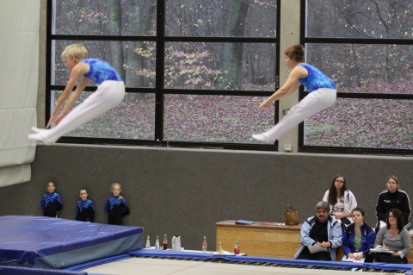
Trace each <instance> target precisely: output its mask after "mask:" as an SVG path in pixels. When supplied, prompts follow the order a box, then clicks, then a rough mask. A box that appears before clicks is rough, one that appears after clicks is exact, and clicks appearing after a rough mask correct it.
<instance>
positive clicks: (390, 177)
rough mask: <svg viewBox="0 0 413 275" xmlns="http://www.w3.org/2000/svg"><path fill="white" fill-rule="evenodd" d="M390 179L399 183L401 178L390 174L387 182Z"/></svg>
mask: <svg viewBox="0 0 413 275" xmlns="http://www.w3.org/2000/svg"><path fill="white" fill-rule="evenodd" d="M389 179H392V180H394V181H395V182H396V184H397V185H399V179H398V178H397V177H396V176H394V175H390V176H388V177H387V179H386V183H387V182H388V181H389Z"/></svg>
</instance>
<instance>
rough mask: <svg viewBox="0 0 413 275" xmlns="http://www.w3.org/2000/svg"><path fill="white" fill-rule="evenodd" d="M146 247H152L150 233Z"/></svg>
mask: <svg viewBox="0 0 413 275" xmlns="http://www.w3.org/2000/svg"><path fill="white" fill-rule="evenodd" d="M145 247H146V248H150V247H151V239H150V237H149V235H148V237H146V245H145Z"/></svg>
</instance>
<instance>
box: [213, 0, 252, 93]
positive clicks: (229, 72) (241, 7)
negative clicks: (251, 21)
mask: <svg viewBox="0 0 413 275" xmlns="http://www.w3.org/2000/svg"><path fill="white" fill-rule="evenodd" d="M247 12H248V1H247V0H232V1H231V4H230V6H229V14H228V19H227V24H226V28H225V36H243V35H244V30H245V20H246V17H247ZM243 46H244V45H243V44H241V43H225V46H224V57H223V72H224V73H223V75H222V76H221V77H220V79H219V81H218V85H217V88H218V89H220V90H229V89H234V88H237V87H238V88H239V87H240V86H241V73H242V53H243V52H242V51H243Z"/></svg>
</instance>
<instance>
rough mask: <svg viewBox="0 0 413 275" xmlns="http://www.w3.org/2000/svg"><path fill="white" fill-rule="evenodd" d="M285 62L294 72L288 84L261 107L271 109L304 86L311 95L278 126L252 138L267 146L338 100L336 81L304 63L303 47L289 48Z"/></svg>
mask: <svg viewBox="0 0 413 275" xmlns="http://www.w3.org/2000/svg"><path fill="white" fill-rule="evenodd" d="M284 63H285V64H286V65H287V66H288V67H289V68H291V69H292V70H291V72H290V75H289V76H288V79H287V81H286V82H285V83H284V85H283V86H282V87H281V88H279V89H278V90H277V91H276V92H275V93H274V94H272V95H271V96H270V97H268V98H267V99H266V100H264V101H263V102H262V103H261V104H260V106H259V107H260V108H264V107H268V106H270V105H271V104H272V103H273V102H274V101H276V100H279V99H280V98H282V97H284V96H286V95H288V94H290V93H292V92H294V91H295V90H297V89H298V88H299V87H300V85H301V84H302V85H304V87H305V89H306V91H307V92H308V95H307V96H306V97H305V98H303V99H302V100H301V101H300V102H298V103H297V104H296V105H294V106H293V107H292V108H291V109H290V110H289V112H288V113H287V115H286V116H285V117H283V118H282V119H281V120H280V121H279V122H278V123H277V124H276V125H275V126H274V127H272V128H271V129H269V130H268V131H266V132H263V133H260V134H255V135H252V137H253V138H254V139H255V140H258V141H261V142H264V143H266V144H274V143H275V141H276V140H279V139H280V138H281V137H282V136H283V135H284V134H285V133H287V132H288V131H289V130H291V129H292V128H294V127H296V126H297V125H298V124H300V122H302V121H304V120H305V119H306V118H309V117H311V116H312V115H314V114H316V113H318V112H320V111H322V110H324V109H326V108H328V107H330V106H332V105H333V104H334V102H335V101H336V97H337V90H336V85H335V83H334V81H333V80H331V79H330V78H329V77H328V76H326V75H325V74H324V73H323V72H321V71H320V70H319V69H318V68H316V67H314V66H312V65H310V64H306V63H304V47H303V46H301V45H293V46H290V47H288V48H287V49H285V51H284Z"/></svg>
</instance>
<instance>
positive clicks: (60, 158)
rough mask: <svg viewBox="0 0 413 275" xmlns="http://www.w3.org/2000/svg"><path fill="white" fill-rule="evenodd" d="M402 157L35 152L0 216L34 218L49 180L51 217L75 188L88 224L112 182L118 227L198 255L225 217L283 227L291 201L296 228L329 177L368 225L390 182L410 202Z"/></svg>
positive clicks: (69, 208) (67, 208)
mask: <svg viewBox="0 0 413 275" xmlns="http://www.w3.org/2000/svg"><path fill="white" fill-rule="evenodd" d="M412 167H413V158H412V157H389V156H362V155H321V154H296V153H291V154H288V153H278V152H275V153H274V152H250V151H221V150H212V149H199V150H197V149H191V150H189V149H175V148H152V147H103V146H102V147H99V146H82V145H61V144H58V145H54V146H42V145H39V146H37V152H36V159H35V162H34V163H33V166H32V181H30V182H27V183H22V184H18V185H14V186H9V187H3V188H0V215H41V214H42V212H41V210H40V209H39V202H40V199H41V196H42V193H43V192H44V191H45V185H46V183H47V182H48V181H49V180H54V181H56V184H57V191H58V192H59V193H60V194H61V196H62V198H63V201H64V209H63V211H62V212H61V217H63V218H68V219H74V217H75V203H76V200H77V199H78V191H79V189H80V188H81V187H87V188H89V189H90V196H91V198H92V199H93V200H94V202H95V205H96V213H97V222H100V223H104V222H105V221H106V217H105V214H104V211H103V206H104V203H105V200H106V198H107V196H108V195H109V194H110V185H111V184H112V183H113V182H119V183H121V184H122V186H123V194H124V196H125V198H126V199H127V201H128V203H129V204H130V209H131V214H130V215H129V216H127V217H126V218H125V224H126V225H137V226H143V227H145V235H146V234H149V235H150V236H151V237H152V240H154V237H155V236H156V235H159V236H160V237H161V236H163V234H164V233H167V234H168V236H169V237H171V236H172V235H173V234H180V235H181V236H182V242H183V246H184V247H186V248H188V249H200V246H201V241H202V237H203V236H207V239H208V241H209V243H210V248H212V249H213V248H214V247H215V245H214V243H215V223H216V222H217V221H221V220H226V219H250V220H259V221H277V222H280V221H283V216H282V215H283V211H284V208H285V206H286V205H287V204H289V203H291V204H293V206H294V207H295V208H297V209H298V211H299V213H300V220H301V221H303V220H304V219H305V218H307V217H308V216H311V215H313V213H314V210H313V209H314V205H315V203H316V202H317V201H319V200H321V199H322V196H323V194H324V192H325V190H326V189H327V188H328V187H329V185H330V182H331V180H332V178H333V177H334V176H335V175H336V174H343V175H345V176H346V179H347V184H348V187H349V189H350V190H352V191H353V192H354V194H355V195H356V198H357V201H358V203H359V205H360V206H361V207H363V208H364V209H365V211H366V213H367V221H368V223H370V225H374V223H375V212H374V210H375V203H376V199H377V196H378V194H379V192H380V191H382V190H383V189H385V179H386V177H387V176H388V175H390V174H395V175H397V176H398V177H399V180H400V184H401V188H403V189H405V190H406V191H407V192H408V193H409V194H413V186H412V184H411V179H412V178H413V171H412Z"/></svg>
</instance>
